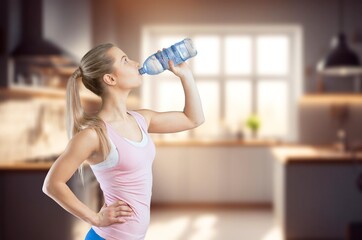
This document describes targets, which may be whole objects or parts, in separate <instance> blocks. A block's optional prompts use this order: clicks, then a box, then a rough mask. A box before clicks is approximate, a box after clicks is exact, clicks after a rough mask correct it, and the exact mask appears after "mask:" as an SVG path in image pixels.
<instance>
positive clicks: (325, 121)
mask: <svg viewBox="0 0 362 240" xmlns="http://www.w3.org/2000/svg"><path fill="white" fill-rule="evenodd" d="M336 107H337V108H341V107H346V108H347V111H348V113H347V116H346V117H345V123H344V126H345V130H346V133H347V140H348V142H349V144H357V143H360V142H362V97H361V96H349V95H346V96H343V95H341V96H338V95H337V96H331V97H330V96H312V97H304V98H303V99H302V100H301V101H300V104H299V124H298V125H299V139H300V142H301V143H304V144H318V145H319V144H322V145H323V144H333V143H336V142H337V141H338V138H337V130H338V129H339V121H338V116H337V115H338V114H337V115H336V112H335V111H334V110H333V109H336ZM333 111H334V112H333Z"/></svg>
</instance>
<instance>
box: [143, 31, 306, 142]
mask: <svg viewBox="0 0 362 240" xmlns="http://www.w3.org/2000/svg"><path fill="white" fill-rule="evenodd" d="M175 35H181V36H185V37H190V38H191V39H192V38H194V37H195V36H203V35H216V36H218V37H219V39H220V53H221V55H220V56H221V60H220V73H219V74H218V75H195V79H196V81H197V82H201V81H205V80H210V79H216V81H218V82H219V97H220V109H219V114H220V116H219V117H220V119H223V118H224V117H225V115H226V106H225V104H226V103H225V101H226V98H225V90H226V82H227V81H228V79H230V80H233V79H238V80H243V81H244V80H246V81H250V83H251V85H252V100H251V104H252V106H251V110H252V111H257V101H258V96H257V84H258V82H259V81H260V79H268V80H271V81H272V80H273V79H274V80H280V79H285V80H286V81H287V86H288V88H287V89H288V90H287V94H288V116H290V118H289V119H287V120H288V122H289V125H288V128H287V132H288V134H287V136H285V138H283V139H281V140H284V141H291V142H295V141H297V140H298V138H299V133H298V125H299V124H298V116H297V114H298V110H297V108H298V100H299V98H300V96H302V92H303V90H302V69H303V62H302V59H303V55H302V37H303V32H302V27H301V26H299V25H294V24H291V25H259V24H255V25H226V26H225V25H146V26H144V27H143V28H142V31H141V56H140V58H141V59H146V58H147V57H148V56H149V55H150V51H152V50H151V48H150V46H155V45H156V42H155V39H157V38H159V37H161V36H175ZM267 35H271V36H275V35H283V36H287V37H288V38H289V39H290V46H289V47H290V51H289V60H290V68H289V70H290V71H289V73H288V74H287V75H285V76H284V77H282V76H258V75H257V73H256V57H255V56H256V39H257V36H267ZM226 36H251V37H252V54H253V63H252V72H251V74H250V75H241V74H237V75H228V74H226V73H225V66H224V65H223V64H224V63H225V59H224V57H225V50H224V42H225V37H226ZM165 47H168V46H165ZM151 53H152V52H151ZM191 68H192V66H191ZM153 77H154V76H145V79H144V84H143V86H142V88H141V102H142V107H145V108H151V109H154V108H155V107H156V105H155V104H156V101H152V99H155V97H156V96H155V95H154V94H155V93H156V86H155V84H152V79H150V78H153ZM288 79H290V81H288ZM160 81H162V80H160ZM193 135H194V133H193V131H190V134H189V136H190V137H192V136H193Z"/></svg>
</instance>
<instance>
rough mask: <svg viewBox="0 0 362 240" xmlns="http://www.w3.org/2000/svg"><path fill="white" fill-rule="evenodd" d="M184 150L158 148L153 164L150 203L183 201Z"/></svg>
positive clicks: (178, 148)
mask: <svg viewBox="0 0 362 240" xmlns="http://www.w3.org/2000/svg"><path fill="white" fill-rule="evenodd" d="M184 154H185V149H184V148H180V147H159V148H158V149H157V155H156V159H155V161H154V163H153V188H152V202H165V201H167V202H180V201H184V200H185V184H184V183H183V181H184V179H185V155H184Z"/></svg>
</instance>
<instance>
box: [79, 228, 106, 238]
mask: <svg viewBox="0 0 362 240" xmlns="http://www.w3.org/2000/svg"><path fill="white" fill-rule="evenodd" d="M84 240H105V239H104V238H102V237H101V236H99V235H98V234H97V233H96V232H95V231H94V230H93V228H91V229H90V230H89V232H88V233H87V236H85V239H84Z"/></svg>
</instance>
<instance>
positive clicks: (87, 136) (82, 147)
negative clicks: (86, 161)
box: [67, 128, 99, 156]
mask: <svg viewBox="0 0 362 240" xmlns="http://www.w3.org/2000/svg"><path fill="white" fill-rule="evenodd" d="M67 148H69V149H70V150H71V151H72V152H74V151H75V152H80V151H81V152H83V153H84V154H87V155H88V156H90V155H91V154H93V153H94V152H96V151H98V149H99V137H98V134H97V132H96V131H95V129H93V128H85V129H83V130H81V131H80V132H78V133H77V134H75V135H74V136H73V137H72V138H71V139H70V141H69V143H68V146H67Z"/></svg>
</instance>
